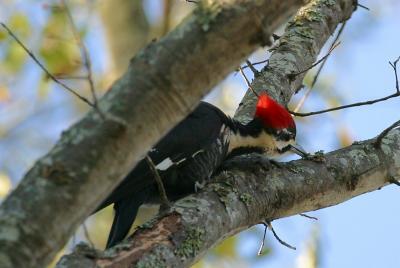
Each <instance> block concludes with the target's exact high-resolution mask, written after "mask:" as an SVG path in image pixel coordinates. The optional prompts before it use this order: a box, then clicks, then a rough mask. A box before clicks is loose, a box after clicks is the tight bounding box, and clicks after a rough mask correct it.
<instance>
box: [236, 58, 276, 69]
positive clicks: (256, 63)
mask: <svg viewBox="0 0 400 268" xmlns="http://www.w3.org/2000/svg"><path fill="white" fill-rule="evenodd" d="M268 62H269V59H266V60H262V61H256V62H253V63H252V65H253V66H254V65H259V64H263V63H267V64H268ZM246 68H250V66H249V65H245V66H243V67H242V69H243V70H244V69H246Z"/></svg>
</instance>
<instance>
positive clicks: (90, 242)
mask: <svg viewBox="0 0 400 268" xmlns="http://www.w3.org/2000/svg"><path fill="white" fill-rule="evenodd" d="M82 229H83V235H84V236H85V238H86V241H88V242H89V245H90V247H91V248H95V246H94V243H93V241H92V239H91V238H90V235H89V231H88V229H87V226H86V223H85V222H84V223H82Z"/></svg>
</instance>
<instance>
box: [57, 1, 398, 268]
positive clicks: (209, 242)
mask: <svg viewBox="0 0 400 268" xmlns="http://www.w3.org/2000/svg"><path fill="white" fill-rule="evenodd" d="M353 4H354V2H353V1H338V2H335V1H323V0H321V1H311V2H310V3H309V4H308V5H306V6H304V7H303V8H302V9H301V10H299V12H298V13H297V16H296V17H295V18H294V19H293V20H292V21H291V22H290V23H289V25H288V27H287V28H286V30H285V34H284V35H283V36H282V37H281V38H280V41H279V44H277V45H276V46H275V48H274V52H273V53H272V55H271V57H270V60H269V64H268V66H267V67H266V68H264V69H263V70H262V72H261V73H259V74H258V75H256V77H255V79H254V81H253V83H252V86H253V88H254V89H255V90H256V91H258V92H261V91H262V90H267V91H268V93H269V94H270V95H272V96H274V98H275V99H277V100H278V101H280V102H281V103H283V104H286V103H287V102H288V101H289V99H290V97H291V96H292V95H293V94H294V92H295V91H296V90H297V89H298V88H299V87H300V86H301V83H302V79H303V77H304V74H301V75H298V76H293V73H297V72H299V71H302V70H304V69H306V68H307V67H308V66H310V65H311V64H312V63H313V62H314V61H315V59H316V57H317V55H318V53H319V51H320V49H321V48H322V46H323V45H324V43H325V42H326V40H327V39H328V37H329V36H330V35H331V34H332V33H333V32H334V30H335V28H336V26H337V25H338V24H339V23H340V22H343V21H345V20H346V19H348V18H349V17H350V15H351V13H352V12H353V10H354V6H353ZM254 104H255V97H254V95H253V93H251V92H248V93H247V94H246V96H245V98H244V100H243V102H242V105H241V106H240V107H239V109H238V112H237V115H236V118H237V119H239V120H242V121H247V120H249V118H250V117H251V116H252V115H253V111H254ZM399 140H400V136H399V132H398V131H397V132H395V131H393V132H392V133H391V135H390V136H389V137H388V138H387V139H385V144H383V145H382V149H375V147H373V146H372V145H371V141H366V142H364V143H360V144H357V145H353V146H350V147H348V148H345V149H342V150H338V151H336V152H332V153H330V154H328V155H326V156H324V157H321V158H320V159H319V162H318V161H317V162H313V161H306V160H298V161H294V162H291V163H288V164H285V165H284V167H283V168H281V169H276V168H271V165H269V162H268V160H267V159H265V158H264V157H262V156H259V155H251V156H243V157H239V158H236V159H233V160H231V161H229V162H228V163H226V165H225V171H224V172H222V174H220V175H219V176H217V178H216V181H217V182H215V183H213V184H210V185H208V186H207V188H206V190H205V191H204V192H201V193H198V194H195V195H191V196H189V197H187V198H184V199H182V200H180V201H178V202H176V203H175V205H174V206H173V207H172V209H171V210H170V211H169V212H168V213H167V214H165V215H161V216H159V217H158V218H157V219H156V220H155V221H154V222H152V223H151V224H149V225H146V226H145V227H144V228H142V229H139V230H138V231H137V232H135V233H134V234H133V236H132V237H131V238H132V239H131V240H130V241H127V242H123V243H122V244H121V245H119V246H117V247H115V248H112V249H109V250H107V251H105V252H103V253H99V252H93V251H91V250H90V249H87V248H84V250H82V248H78V249H77V250H76V251H75V252H74V253H73V254H71V255H67V256H65V257H63V258H62V260H61V261H60V262H59V264H58V267H59V268H61V267H63V268H64V267H83V266H76V263H82V261H83V262H84V263H86V262H88V263H90V264H91V265H96V266H98V267H132V266H135V267H189V266H190V265H192V264H193V263H194V262H196V261H197V260H198V259H199V258H200V257H201V256H203V255H204V254H205V253H206V251H207V250H208V249H209V248H210V247H212V246H214V245H215V244H217V243H218V242H220V241H221V240H223V239H224V238H226V237H228V236H230V235H233V234H235V233H237V232H239V231H241V230H243V229H246V228H248V227H249V226H252V225H254V224H257V223H259V222H261V221H264V220H269V221H272V220H274V219H278V218H282V217H286V216H290V215H295V214H298V213H301V212H306V211H310V210H315V209H320V208H323V207H327V206H331V205H334V204H338V203H340V202H344V201H346V200H348V199H350V198H352V197H354V196H357V195H359V194H362V193H365V192H368V191H372V190H376V189H379V188H380V187H382V186H384V185H386V184H387V183H388V182H387V179H388V178H389V177H393V176H398V175H399V171H400V147H399V146H400V143H399ZM317 160H318V159H317ZM205 226H206V227H205ZM78 260H79V261H78Z"/></svg>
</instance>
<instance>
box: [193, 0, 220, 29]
mask: <svg viewBox="0 0 400 268" xmlns="http://www.w3.org/2000/svg"><path fill="white" fill-rule="evenodd" d="M206 2H207V1H201V2H200V5H199V8H198V9H196V11H195V15H196V19H197V22H198V23H199V24H200V25H201V29H203V31H205V32H207V31H208V30H209V29H210V26H211V24H212V23H213V22H214V21H215V19H216V17H217V16H218V14H219V13H220V12H221V10H222V7H221V5H219V4H218V3H216V2H213V3H211V4H208V3H206Z"/></svg>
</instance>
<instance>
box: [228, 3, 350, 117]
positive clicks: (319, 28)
mask: <svg viewBox="0 0 400 268" xmlns="http://www.w3.org/2000/svg"><path fill="white" fill-rule="evenodd" d="M354 4H355V2H354V1H353V0H340V1H326V0H315V1H310V3H308V4H307V5H306V6H304V7H302V8H301V9H300V10H299V12H297V15H296V16H295V17H294V18H293V20H292V21H291V22H289V24H288V26H287V27H286V29H285V33H284V35H282V36H281V38H279V41H278V44H277V45H276V46H275V47H274V48H273V49H272V50H273V53H272V54H271V57H270V58H269V61H268V65H267V66H265V67H264V69H263V70H262V71H261V72H260V73H259V75H257V76H256V77H255V79H254V80H253V82H252V87H253V89H254V90H256V91H257V92H262V91H267V92H268V94H269V95H271V96H272V97H273V98H274V99H276V100H278V101H279V102H281V103H282V104H287V103H288V102H289V100H290V98H291V97H292V95H293V94H294V93H295V92H296V91H297V90H298V89H299V88H300V87H301V86H302V82H303V78H304V76H305V73H301V74H299V75H293V74H296V73H298V72H301V71H302V70H305V69H307V68H308V67H309V66H311V65H312V64H313V63H314V61H315V60H316V58H317V56H318V54H319V52H320V50H321V48H322V47H323V45H324V44H325V42H326V41H327V40H328V38H329V36H331V35H332V34H333V33H334V31H335V29H336V27H337V26H338V24H339V23H341V22H344V21H346V20H347V19H349V18H350V16H351V14H352V12H353V11H354V9H355V6H354ZM256 100H257V98H256V97H255V96H254V94H253V93H252V92H251V91H250V90H248V91H247V93H246V95H245V97H244V99H243V101H242V103H241V106H240V107H239V109H238V110H237V111H236V115H235V117H236V119H238V120H240V121H243V122H247V121H250V120H251V118H252V116H253V114H254V109H255V103H256Z"/></svg>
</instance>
